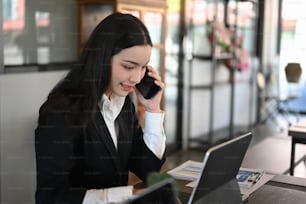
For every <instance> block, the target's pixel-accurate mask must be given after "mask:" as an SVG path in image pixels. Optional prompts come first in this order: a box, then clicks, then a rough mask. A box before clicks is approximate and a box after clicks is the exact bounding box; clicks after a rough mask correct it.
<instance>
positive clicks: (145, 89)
mask: <svg viewBox="0 0 306 204" xmlns="http://www.w3.org/2000/svg"><path fill="white" fill-rule="evenodd" d="M148 72H149V70H148V69H147V70H146V73H145V76H144V77H143V78H142V80H141V81H140V82H139V84H136V88H137V89H138V91H139V92H140V93H141V95H142V96H143V97H144V98H145V99H150V98H152V97H153V96H155V94H156V93H157V92H158V91H159V90H160V87H159V86H157V85H156V84H155V83H154V81H155V80H156V79H154V78H153V77H150V76H149V75H148Z"/></svg>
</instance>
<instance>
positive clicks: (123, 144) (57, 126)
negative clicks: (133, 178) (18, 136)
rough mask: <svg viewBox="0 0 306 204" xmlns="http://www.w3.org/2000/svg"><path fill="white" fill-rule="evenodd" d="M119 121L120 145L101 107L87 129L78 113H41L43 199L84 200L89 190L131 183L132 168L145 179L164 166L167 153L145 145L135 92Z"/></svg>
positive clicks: (39, 143) (39, 141) (38, 133)
mask: <svg viewBox="0 0 306 204" xmlns="http://www.w3.org/2000/svg"><path fill="white" fill-rule="evenodd" d="M116 120H117V121H116V122H117V123H118V124H119V134H118V135H119V137H118V150H117V149H116V148H115V146H114V143H113V140H112V138H111V135H110V133H109V131H108V129H107V126H106V124H105V121H104V119H103V117H102V114H101V113H100V111H99V109H98V108H97V110H96V114H95V118H94V119H93V121H92V122H90V124H89V125H88V126H87V127H86V128H85V129H83V128H82V127H81V126H79V125H78V123H77V121H78V116H77V115H75V114H70V113H63V112H62V113H61V112H52V113H48V114H46V115H44V116H42V117H40V120H39V124H38V127H37V128H36V130H35V150H36V165H37V190H36V194H35V197H36V202H37V203H57V202H58V203H73V204H75V203H82V201H83V198H84V195H85V193H86V190H87V189H103V188H108V187H115V186H124V185H127V182H128V171H132V172H133V173H135V174H136V175H137V176H138V177H139V178H141V179H142V180H145V179H146V177H147V175H148V174H149V173H150V172H154V171H159V170H160V168H161V166H162V164H163V162H164V158H163V159H162V160H160V159H158V158H157V157H156V156H155V155H154V154H153V153H152V152H151V151H150V150H149V149H148V148H147V146H146V145H145V143H144V141H143V132H142V129H141V127H140V126H139V124H138V118H137V114H136V112H135V107H134V105H133V103H132V102H131V100H130V99H129V97H126V100H125V104H124V106H123V109H122V111H121V112H120V114H119V116H118V117H117V119H116Z"/></svg>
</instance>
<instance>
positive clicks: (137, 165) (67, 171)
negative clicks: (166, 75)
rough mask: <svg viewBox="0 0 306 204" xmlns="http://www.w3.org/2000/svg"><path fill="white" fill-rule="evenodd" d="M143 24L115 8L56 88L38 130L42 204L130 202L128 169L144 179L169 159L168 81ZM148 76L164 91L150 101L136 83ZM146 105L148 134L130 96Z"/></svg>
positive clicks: (42, 112) (42, 111) (38, 198)
mask: <svg viewBox="0 0 306 204" xmlns="http://www.w3.org/2000/svg"><path fill="white" fill-rule="evenodd" d="M151 49H152V42H151V39H150V36H149V33H148V30H147V28H146V27H145V25H144V24H143V23H142V22H141V21H140V20H139V19H138V18H136V17H134V16H132V15H129V14H121V13H114V14H111V15H110V16H108V17H106V18H105V19H104V20H103V21H102V22H100V23H99V24H98V25H97V27H96V28H95V30H94V31H93V33H92V34H91V36H90V38H89V39H88V42H87V44H86V45H85V47H84V50H83V52H82V54H81V56H80V61H79V63H77V64H75V66H74V67H73V68H72V69H71V71H70V72H69V73H68V74H67V76H66V77H65V78H64V79H63V80H61V81H60V82H59V83H58V84H57V85H56V86H55V87H54V88H53V90H52V91H51V92H50V94H49V95H48V98H47V100H46V102H45V103H44V104H43V105H42V106H41V108H40V110H39V121H38V127H37V128H36V130H35V142H36V143H35V145H36V146H35V147H36V162H37V191H36V195H35V196H36V202H37V203H73V204H75V203H107V202H117V201H122V200H124V199H126V198H127V197H128V196H131V194H132V190H133V189H132V187H130V186H126V185H127V182H128V171H131V172H133V173H135V174H136V175H137V176H138V177H139V178H141V179H142V180H144V181H145V179H146V177H147V175H148V174H149V173H150V172H154V171H159V170H160V168H161V166H162V164H163V162H164V160H165V159H164V152H165V139H166V138H165V134H164V129H163V125H162V124H163V119H164V113H163V111H162V110H161V109H160V102H161V97H162V91H163V88H164V83H163V82H162V81H161V77H160V76H159V75H158V73H157V71H156V70H155V69H154V68H153V67H151V66H149V65H148V62H149V60H150V56H151ZM146 69H148V70H149V72H148V75H149V76H151V77H153V78H155V81H154V82H155V84H156V85H157V86H159V87H160V88H161V89H160V91H159V92H158V93H157V94H156V95H155V96H153V98H151V99H145V98H144V97H143V96H142V95H141V94H140V92H139V91H138V90H137V89H135V85H136V84H138V83H139V82H140V80H141V79H142V78H143V77H144V74H145V72H146ZM134 90H135V92H136V95H137V98H138V100H139V102H140V103H142V105H143V106H144V108H145V110H146V113H145V127H144V132H143V131H142V128H141V127H140V126H139V124H138V118H137V112H136V111H135V107H134V104H133V103H132V101H131V99H130V97H128V94H129V93H130V92H132V91H134Z"/></svg>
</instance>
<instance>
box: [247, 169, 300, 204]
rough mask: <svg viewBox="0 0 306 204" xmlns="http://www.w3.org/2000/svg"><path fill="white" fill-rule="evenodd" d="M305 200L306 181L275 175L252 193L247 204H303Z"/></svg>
mask: <svg viewBox="0 0 306 204" xmlns="http://www.w3.org/2000/svg"><path fill="white" fill-rule="evenodd" d="M305 198H306V179H305V178H299V177H293V176H286V175H276V176H275V177H274V178H273V179H271V180H270V181H269V182H267V183H266V184H265V185H263V186H262V187H260V188H259V189H258V190H256V191H255V192H253V193H252V194H251V195H250V196H249V198H248V200H247V202H246V203H247V204H258V203H260V204H271V203H290V204H304V203H305Z"/></svg>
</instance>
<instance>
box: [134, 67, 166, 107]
mask: <svg viewBox="0 0 306 204" xmlns="http://www.w3.org/2000/svg"><path fill="white" fill-rule="evenodd" d="M147 69H148V70H149V72H148V73H147V74H148V75H149V76H150V77H153V78H154V79H155V81H154V83H155V84H156V85H157V86H159V87H160V90H159V91H158V92H157V94H156V95H155V96H153V97H152V98H150V99H145V98H144V97H143V96H142V95H141V93H140V92H139V91H138V90H137V89H135V91H136V94H137V98H138V100H139V101H140V103H141V104H142V105H143V106H144V109H145V110H146V111H148V112H156V113H160V112H162V110H161V109H160V102H161V98H162V95H163V90H164V87H165V84H164V83H163V82H162V81H161V77H160V76H159V74H158V72H157V71H156V70H155V69H154V68H153V67H152V66H148V67H147Z"/></svg>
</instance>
